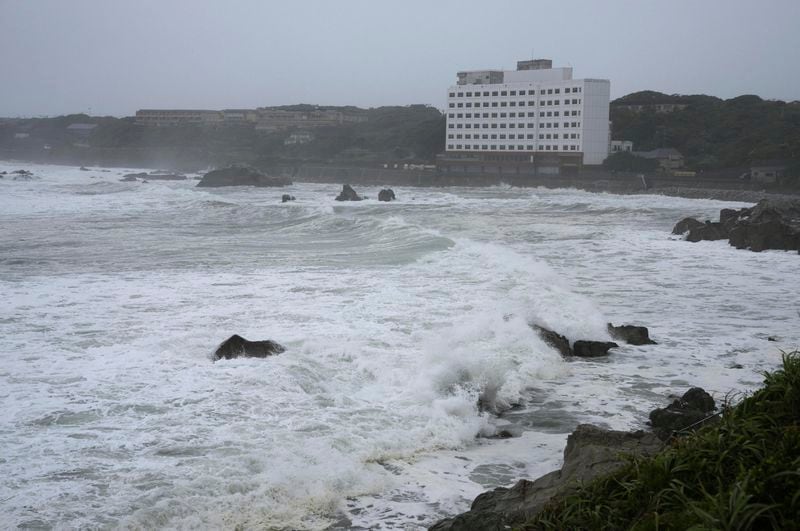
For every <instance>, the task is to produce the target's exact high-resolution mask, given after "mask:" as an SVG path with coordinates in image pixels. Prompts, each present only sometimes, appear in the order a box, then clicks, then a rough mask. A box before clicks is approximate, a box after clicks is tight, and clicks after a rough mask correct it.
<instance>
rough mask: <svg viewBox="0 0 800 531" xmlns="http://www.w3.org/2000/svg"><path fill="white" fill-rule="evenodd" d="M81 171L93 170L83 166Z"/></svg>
mask: <svg viewBox="0 0 800 531" xmlns="http://www.w3.org/2000/svg"><path fill="white" fill-rule="evenodd" d="M79 169H80V170H81V171H92V170H90V169H89V168H87V167H86V166H81V167H80V168H79Z"/></svg>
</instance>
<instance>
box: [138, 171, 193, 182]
mask: <svg viewBox="0 0 800 531" xmlns="http://www.w3.org/2000/svg"><path fill="white" fill-rule="evenodd" d="M147 178H148V179H149V180H151V181H185V180H186V179H188V177H186V176H185V175H183V174H182V173H169V172H150V173H148V174H147Z"/></svg>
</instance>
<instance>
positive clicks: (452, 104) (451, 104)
mask: <svg viewBox="0 0 800 531" xmlns="http://www.w3.org/2000/svg"><path fill="white" fill-rule="evenodd" d="M455 106H456V104H455V103H450V104H448V107H450V108H451V109H452V108H453V107H455Z"/></svg>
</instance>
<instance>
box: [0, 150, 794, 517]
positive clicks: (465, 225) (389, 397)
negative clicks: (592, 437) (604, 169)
mask: <svg viewBox="0 0 800 531" xmlns="http://www.w3.org/2000/svg"><path fill="white" fill-rule="evenodd" d="M20 168H24V169H29V170H31V171H33V172H34V174H35V175H36V178H35V179H34V180H30V181H23V180H13V179H11V178H10V176H5V178H4V179H0V301H1V303H0V356H2V362H1V363H0V448H1V449H2V453H0V477H2V478H3V481H2V482H0V527H2V528H27V529H48V528H53V529H72V528H86V529H89V528H91V529H95V528H114V529H117V528H121V529H151V528H171V529H198V528H201V529H203V528H208V529H212V528H213V529H220V528H223V529H233V528H239V529H326V528H329V527H331V526H333V527H335V528H348V527H351V528H356V529H358V528H366V529H422V528H425V527H426V526H427V525H430V524H432V523H433V522H434V521H436V520H438V519H439V518H442V517H444V516H448V515H451V514H454V513H457V512H460V511H463V510H466V509H467V508H468V507H469V503H470V502H471V500H472V498H473V497H474V496H476V495H477V494H478V493H480V492H482V491H484V490H486V489H488V488H492V487H495V486H500V485H510V484H513V483H514V482H515V481H516V480H517V479H520V478H523V477H526V478H532V477H536V476H538V475H541V474H543V473H545V472H548V471H550V470H552V469H554V468H557V467H558V466H559V465H560V460H561V452H562V450H563V445H564V442H565V440H566V436H567V434H568V433H569V432H571V431H572V430H573V429H574V427H575V426H576V425H577V424H578V423H581V422H591V423H595V424H600V425H603V426H607V427H611V428H616V429H630V428H638V427H642V426H643V425H644V422H645V421H646V419H647V413H648V412H649V410H650V409H652V408H653V407H656V406H661V405H663V404H664V403H665V402H666V399H665V397H666V396H667V395H668V394H669V393H682V392H683V391H685V390H686V388H687V387H688V386H690V385H700V386H702V387H704V388H706V389H707V390H709V391H711V392H712V393H713V394H714V395H715V397H716V398H717V399H718V400H724V399H725V398H726V396H728V395H729V394H730V393H731V392H740V393H741V392H746V391H748V390H752V389H754V388H755V387H757V386H758V385H759V384H760V382H761V379H762V377H761V374H760V373H761V371H764V370H769V369H773V368H775V367H777V366H778V365H779V363H780V357H781V349H784V350H789V349H793V348H796V347H797V346H798V344H799V343H800V332H798V330H800V327H798V321H800V314H798V310H799V309H800V305H798V303H797V298H796V293H797V292H798V288H800V275H798V267H797V266H798V261H799V260H800V257H798V256H797V255H796V254H793V253H784V252H765V253H750V252H745V251H737V250H736V249H734V248H732V247H730V246H728V245H727V243H726V242H701V243H697V244H691V243H688V242H684V241H681V240H680V239H679V238H676V237H674V236H671V235H670V230H671V228H672V226H673V224H674V223H675V222H676V221H677V220H679V219H681V218H682V217H684V216H687V215H695V216H699V217H707V218H713V217H716V215H717V213H718V211H719V209H720V208H723V207H736V206H740V205H739V204H736V203H723V202H719V201H708V200H690V199H681V198H671V197H661V196H648V195H642V196H618V195H611V194H593V193H587V192H581V191H576V190H566V189H564V190H545V189H519V188H511V187H502V186H500V187H492V188H472V189H469V188H458V189H457V188H452V189H420V188H403V187H397V188H395V192H396V194H397V197H398V200H397V201H396V202H393V203H379V202H378V201H376V200H375V198H376V197H377V193H378V190H379V188H377V187H356V188H357V190H358V191H359V192H360V193H363V194H366V195H367V196H369V197H370V199H368V200H366V201H363V202H360V203H345V204H343V203H337V202H335V201H334V200H333V198H334V196H335V195H336V194H337V193H338V189H337V188H338V187H337V186H334V185H323V184H296V185H294V186H292V187H288V188H285V189H255V188H223V189H197V188H194V185H195V184H196V181H191V180H190V181H185V182H150V183H148V184H142V183H139V182H132V183H123V182H119V179H120V175H121V173H125V171H124V170H112V171H100V170H92V171H88V172H86V171H79V170H78V169H77V168H71V167H59V166H35V165H26V164H17V163H0V171H4V170H5V171H10V170H16V169H20ZM287 192H288V193H291V194H292V195H295V196H296V197H297V201H296V202H292V203H286V204H281V203H280V196H281V195H282V194H283V193H287ZM742 206H743V205H742ZM609 321H611V322H614V323H633V324H644V325H646V326H648V327H649V328H650V331H651V335H652V336H653V337H654V339H656V341H658V343H659V344H658V345H651V346H646V347H634V346H623V347H621V348H619V349H617V350H615V351H613V353H612V355H611V356H609V357H608V358H606V359H598V360H576V361H565V360H563V359H561V357H560V356H559V355H558V354H557V353H556V352H555V351H554V350H553V349H551V348H549V347H548V346H546V345H545V344H544V343H543V342H542V341H541V340H540V339H539V338H538V337H537V335H536V334H535V333H534V332H533V331H532V330H531V329H530V327H529V326H528V323H531V322H535V323H538V324H541V325H544V326H547V327H549V328H552V329H554V330H557V331H559V332H560V333H562V334H566V335H567V336H569V337H571V338H573V339H578V338H591V339H606V338H607V335H606V332H605V323H607V322H609ZM233 333H238V334H241V335H243V336H245V337H247V338H249V339H274V340H276V341H279V342H280V343H282V344H284V345H285V346H286V347H287V351H286V352H285V353H284V354H281V355H279V356H276V357H272V358H269V359H239V360H230V361H221V362H217V363H213V362H212V361H211V358H210V355H211V353H212V351H213V350H214V348H215V347H216V345H217V344H219V343H220V342H221V341H222V340H224V339H225V338H227V337H228V336H229V335H231V334H233ZM769 337H771V338H774V339H777V341H768V340H767V338H769ZM737 365H740V366H742V368H734V367H735V366H737ZM481 394H483V395H485V396H489V397H493V398H494V401H495V403H496V405H497V406H498V407H499V408H501V409H502V408H505V407H510V406H513V407H512V409H509V410H508V411H506V412H505V413H504V414H503V415H501V417H499V418H498V417H496V416H493V415H491V414H488V413H482V412H480V411H479V410H478V407H477V399H478V396H479V395H481ZM506 424H512V425H513V427H514V429H515V430H517V431H522V435H521V436H520V437H516V438H513V439H505V440H497V439H490V438H486V437H477V435H483V436H486V435H491V434H492V433H494V431H495V430H496V429H498V427H501V428H502V427H503V426H505V425H506Z"/></svg>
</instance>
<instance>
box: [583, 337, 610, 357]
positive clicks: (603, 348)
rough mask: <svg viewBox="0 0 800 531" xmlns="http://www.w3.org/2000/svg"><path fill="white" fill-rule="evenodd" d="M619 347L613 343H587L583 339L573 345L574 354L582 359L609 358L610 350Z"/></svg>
mask: <svg viewBox="0 0 800 531" xmlns="http://www.w3.org/2000/svg"><path fill="white" fill-rule="evenodd" d="M618 346H619V345H617V344H616V343H614V342H611V341H586V340H582V339H581V340H578V341H576V342H575V343H574V344H573V345H572V354H573V355H575V356H578V357H580V358H599V357H601V356H607V355H608V350H609V349H612V348H616V347H618Z"/></svg>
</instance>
